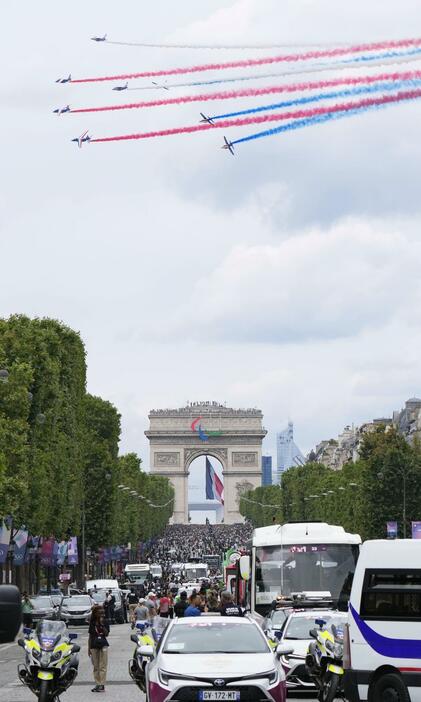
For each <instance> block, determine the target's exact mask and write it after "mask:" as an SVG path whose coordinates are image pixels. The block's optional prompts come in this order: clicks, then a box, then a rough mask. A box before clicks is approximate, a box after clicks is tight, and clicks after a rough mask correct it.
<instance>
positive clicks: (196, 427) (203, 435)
mask: <svg viewBox="0 0 421 702" xmlns="http://www.w3.org/2000/svg"><path fill="white" fill-rule="evenodd" d="M201 419H203V417H196V419H193V421H192V423H191V430H192V431H193V432H197V434H198V436H199V439H200V441H209V437H210V436H221V434H222V432H221V431H207V430H206V431H205V430H204V429H203V428H202V425H201V424H200V420H201Z"/></svg>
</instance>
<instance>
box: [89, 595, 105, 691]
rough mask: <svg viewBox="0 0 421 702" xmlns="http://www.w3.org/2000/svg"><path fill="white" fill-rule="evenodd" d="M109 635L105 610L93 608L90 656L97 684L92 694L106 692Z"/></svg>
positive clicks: (90, 628) (90, 624) (97, 606)
mask: <svg viewBox="0 0 421 702" xmlns="http://www.w3.org/2000/svg"><path fill="white" fill-rule="evenodd" d="M109 633H110V627H109V626H108V624H107V622H106V621H105V614H104V610H103V608H102V607H100V606H99V605H95V606H94V607H93V608H92V615H91V621H90V622H89V638H88V656H89V657H90V658H91V660H92V665H93V667H94V680H95V683H96V684H95V687H94V688H92V692H105V681H106V678H107V666H108V647H109V643H108V640H107V636H108V634H109Z"/></svg>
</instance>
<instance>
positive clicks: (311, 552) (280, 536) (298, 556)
mask: <svg viewBox="0 0 421 702" xmlns="http://www.w3.org/2000/svg"><path fill="white" fill-rule="evenodd" d="M360 544H361V537H360V536H359V535H358V534H348V533H347V532H346V531H345V530H344V529H343V527H341V526H332V525H331V524H326V523H324V522H299V523H298V522H290V523H288V524H283V525H276V524H275V525H273V526H268V527H262V528H260V529H255V530H254V532H253V535H252V542H251V553H250V555H247V556H242V557H241V558H240V560H239V564H238V565H239V571H240V575H241V577H242V578H243V579H246V580H248V581H249V583H248V584H249V588H248V602H247V604H248V606H249V607H250V610H251V612H252V614H254V615H256V616H257V618H259V617H264V616H266V614H267V613H268V612H269V610H270V609H271V605H272V602H273V601H274V600H276V598H277V597H279V596H283V597H286V598H288V597H293V596H294V595H295V594H299V595H306V596H307V597H309V598H312V599H316V598H317V597H319V598H320V599H325V600H331V601H332V602H333V603H334V604H336V603H338V601H340V600H341V599H345V600H347V599H348V598H349V593H350V588H351V582H352V576H353V573H354V571H355V565H356V562H357V559H358V554H359V548H360Z"/></svg>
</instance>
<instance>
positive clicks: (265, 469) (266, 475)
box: [262, 456, 272, 487]
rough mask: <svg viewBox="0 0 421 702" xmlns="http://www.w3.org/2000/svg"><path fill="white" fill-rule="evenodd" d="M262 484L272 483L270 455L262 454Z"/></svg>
mask: <svg viewBox="0 0 421 702" xmlns="http://www.w3.org/2000/svg"><path fill="white" fill-rule="evenodd" d="M262 485H263V487H264V486H265V485H272V456H262Z"/></svg>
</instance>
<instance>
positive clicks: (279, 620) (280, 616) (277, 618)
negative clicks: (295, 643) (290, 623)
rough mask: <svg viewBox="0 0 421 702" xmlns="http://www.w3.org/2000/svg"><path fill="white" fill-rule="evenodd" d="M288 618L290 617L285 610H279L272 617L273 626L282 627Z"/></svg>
mask: <svg viewBox="0 0 421 702" xmlns="http://www.w3.org/2000/svg"><path fill="white" fill-rule="evenodd" d="M287 617H288V613H287V612H285V611H284V610H283V609H278V610H277V611H276V612H274V613H273V614H272V617H271V623H272V626H281V625H282V624H283V623H284V621H285V620H286V618H287Z"/></svg>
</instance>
